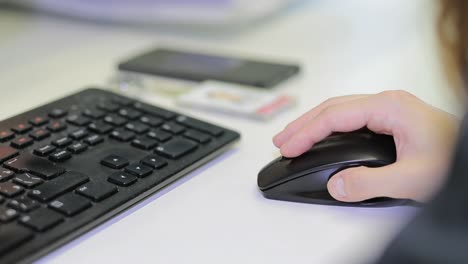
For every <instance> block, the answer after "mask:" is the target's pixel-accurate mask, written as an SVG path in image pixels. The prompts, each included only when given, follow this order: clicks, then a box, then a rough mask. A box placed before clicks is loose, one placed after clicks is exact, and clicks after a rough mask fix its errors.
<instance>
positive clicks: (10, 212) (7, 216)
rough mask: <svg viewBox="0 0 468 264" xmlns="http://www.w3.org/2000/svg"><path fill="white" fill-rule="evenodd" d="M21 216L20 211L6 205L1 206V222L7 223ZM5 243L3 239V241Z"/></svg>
mask: <svg viewBox="0 0 468 264" xmlns="http://www.w3.org/2000/svg"><path fill="white" fill-rule="evenodd" d="M18 216H19V213H18V211H16V210H15V209H12V208H8V207H5V206H0V223H6V222H10V221H12V220H14V219H15V218H16V217H18ZM1 242H2V243H3V241H1Z"/></svg>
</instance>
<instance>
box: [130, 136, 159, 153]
mask: <svg viewBox="0 0 468 264" xmlns="http://www.w3.org/2000/svg"><path fill="white" fill-rule="evenodd" d="M157 144H158V142H156V141H154V140H152V139H149V138H137V139H134V140H133V141H132V146H134V147H137V148H139V149H143V150H147V149H152V148H154V147H155V146H156V145H157Z"/></svg>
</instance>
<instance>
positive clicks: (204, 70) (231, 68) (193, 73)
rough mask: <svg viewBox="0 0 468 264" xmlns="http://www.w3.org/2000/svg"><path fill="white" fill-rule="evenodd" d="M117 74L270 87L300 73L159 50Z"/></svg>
mask: <svg viewBox="0 0 468 264" xmlns="http://www.w3.org/2000/svg"><path fill="white" fill-rule="evenodd" d="M118 68H119V70H120V71H124V72H130V73H143V74H150V75H157V76H162V77H169V78H176V79H182V80H187V81H195V82H201V81H205V80H217V81H224V82H231V83H238V84H244V85H249V86H256V87H262V88H271V87H274V86H275V85H277V84H278V83H280V82H282V81H284V80H286V79H288V78H289V77H291V76H293V75H294V74H296V73H298V72H299V69H300V67H299V66H298V65H293V64H282V63H276V62H264V61H260V60H250V59H242V58H233V57H226V56H219V55H211V54H202V53H198V52H187V51H180V50H171V49H167V48H158V49H155V50H152V51H150V52H147V53H144V54H141V55H139V56H136V57H134V58H131V59H129V60H127V61H124V62H122V63H120V64H119V66H118Z"/></svg>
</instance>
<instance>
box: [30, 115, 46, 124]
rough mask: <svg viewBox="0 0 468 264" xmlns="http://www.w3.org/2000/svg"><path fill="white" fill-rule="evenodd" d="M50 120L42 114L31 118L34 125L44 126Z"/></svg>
mask: <svg viewBox="0 0 468 264" xmlns="http://www.w3.org/2000/svg"><path fill="white" fill-rule="evenodd" d="M48 122H49V120H48V119H47V118H45V117H42V116H36V117H34V118H32V119H30V120H29V123H30V124H31V125H33V126H42V125H45V124H47V123H48Z"/></svg>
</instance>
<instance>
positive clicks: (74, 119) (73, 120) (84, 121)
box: [67, 114, 91, 126]
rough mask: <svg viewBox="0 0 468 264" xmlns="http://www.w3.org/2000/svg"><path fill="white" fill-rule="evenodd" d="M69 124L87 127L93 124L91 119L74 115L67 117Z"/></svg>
mask: <svg viewBox="0 0 468 264" xmlns="http://www.w3.org/2000/svg"><path fill="white" fill-rule="evenodd" d="M67 122H68V123H70V124H72V125H75V126H86V125H88V124H89V123H91V119H89V118H87V117H84V116H82V115H79V114H73V115H70V116H68V117H67Z"/></svg>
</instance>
